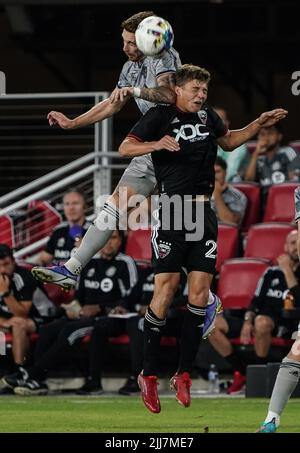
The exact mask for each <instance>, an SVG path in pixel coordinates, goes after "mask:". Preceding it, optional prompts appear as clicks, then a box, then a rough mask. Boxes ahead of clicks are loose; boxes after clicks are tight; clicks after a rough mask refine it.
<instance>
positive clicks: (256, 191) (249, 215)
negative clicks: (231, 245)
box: [232, 182, 261, 232]
mask: <svg viewBox="0 0 300 453" xmlns="http://www.w3.org/2000/svg"><path fill="white" fill-rule="evenodd" d="M232 185H233V187H235V188H236V189H238V190H240V191H241V192H243V194H245V195H246V197H247V200H248V203H247V208H246V212H245V216H244V219H243V223H242V225H241V231H242V232H247V231H248V229H249V227H250V226H251V225H253V224H255V223H257V222H259V221H260V190H261V189H260V185H259V184H258V183H257V182H238V183H234V184H232Z"/></svg>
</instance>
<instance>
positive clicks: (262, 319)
mask: <svg viewBox="0 0 300 453" xmlns="http://www.w3.org/2000/svg"><path fill="white" fill-rule="evenodd" d="M254 327H255V332H256V333H267V332H271V331H272V329H273V323H272V320H271V319H270V318H269V317H268V316H261V315H258V316H256V318H255V321H254Z"/></svg>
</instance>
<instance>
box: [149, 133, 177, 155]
mask: <svg viewBox="0 0 300 453" xmlns="http://www.w3.org/2000/svg"><path fill="white" fill-rule="evenodd" d="M154 149H155V150H156V151H160V150H162V149H164V150H167V151H171V152H174V151H180V146H179V145H178V143H177V142H176V140H175V138H174V137H171V136H170V135H165V136H164V137H163V138H161V139H160V140H158V141H157V142H156V144H155V145H154Z"/></svg>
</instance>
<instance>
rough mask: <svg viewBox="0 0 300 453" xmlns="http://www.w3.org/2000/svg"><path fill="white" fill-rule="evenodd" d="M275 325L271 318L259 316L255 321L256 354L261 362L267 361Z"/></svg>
mask: <svg viewBox="0 0 300 453" xmlns="http://www.w3.org/2000/svg"><path fill="white" fill-rule="evenodd" d="M274 328H275V323H274V321H273V319H272V318H271V317H270V316H267V315H258V316H256V317H255V320H254V329H255V343H254V347H255V353H256V355H257V357H258V359H260V361H261V362H263V361H265V360H266V358H267V356H268V353H269V350H270V347H271V342H272V332H273V330H274Z"/></svg>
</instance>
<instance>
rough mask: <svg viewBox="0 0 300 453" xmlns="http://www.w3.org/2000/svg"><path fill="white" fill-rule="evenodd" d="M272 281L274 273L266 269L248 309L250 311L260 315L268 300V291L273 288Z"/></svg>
mask: <svg viewBox="0 0 300 453" xmlns="http://www.w3.org/2000/svg"><path fill="white" fill-rule="evenodd" d="M271 280H272V271H271V269H266V271H265V272H264V273H263V275H262V276H261V278H260V279H259V281H258V283H257V286H256V290H255V293H254V297H253V299H252V301H251V304H250V305H249V307H248V310H250V311H254V312H255V313H259V311H260V310H261V308H262V306H263V304H264V301H265V299H266V296H267V292H268V289H269V288H270V286H271Z"/></svg>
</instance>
